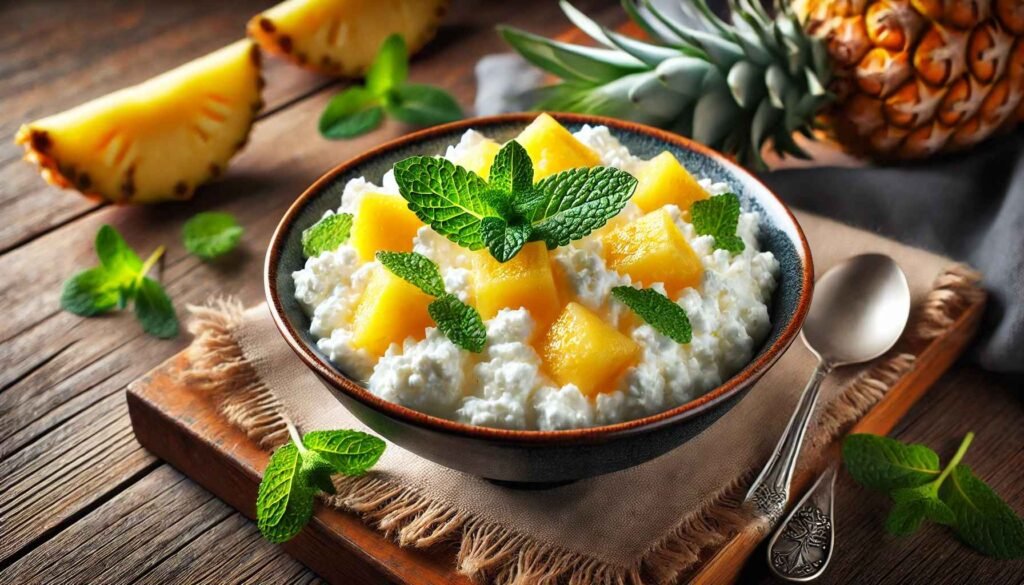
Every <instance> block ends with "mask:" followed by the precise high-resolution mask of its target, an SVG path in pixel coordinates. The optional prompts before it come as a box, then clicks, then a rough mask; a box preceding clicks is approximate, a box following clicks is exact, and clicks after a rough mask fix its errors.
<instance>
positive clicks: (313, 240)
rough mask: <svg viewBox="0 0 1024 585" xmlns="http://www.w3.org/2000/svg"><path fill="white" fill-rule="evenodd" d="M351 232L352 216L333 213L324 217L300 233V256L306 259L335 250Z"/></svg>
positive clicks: (346, 239)
mask: <svg viewBox="0 0 1024 585" xmlns="http://www.w3.org/2000/svg"><path fill="white" fill-rule="evenodd" d="M351 232H352V215H351V214H349V213H335V214H332V215H328V216H327V217H324V218H323V219H321V220H320V221H318V222H316V223H315V224H313V225H312V226H310V227H309V228H307V229H306V230H305V231H304V232H302V254H303V255H304V256H305V257H306V258H313V257H314V256H319V255H320V254H323V253H324V252H330V251H333V250H337V249H338V246H340V245H342V244H344V243H345V242H346V241H348V236H349V234H350V233H351Z"/></svg>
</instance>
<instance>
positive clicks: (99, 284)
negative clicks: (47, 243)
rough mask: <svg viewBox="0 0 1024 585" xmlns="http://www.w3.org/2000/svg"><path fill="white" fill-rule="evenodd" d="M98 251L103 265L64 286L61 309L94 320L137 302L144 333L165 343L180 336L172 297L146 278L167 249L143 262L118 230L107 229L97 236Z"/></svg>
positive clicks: (107, 226) (75, 277) (155, 252)
mask: <svg viewBox="0 0 1024 585" xmlns="http://www.w3.org/2000/svg"><path fill="white" fill-rule="evenodd" d="M95 248H96V256H97V257H98V258H99V261H100V265H99V266H97V267H95V268H90V269H88V270H83V271H82V272H79V273H78V274H76V275H74V276H72V277H71V278H69V279H68V280H66V281H65V282H64V287H63V289H62V290H61V296H60V304H61V307H62V308H63V309H64V310H65V311H68V312H71V313H74V314H76V315H81V316H83V317H92V316H95V315H101V314H103V313H107V312H109V311H112V310H114V309H115V308H117V309H123V308H126V307H127V306H128V304H129V303H130V302H133V301H134V303H135V307H134V310H135V316H136V317H137V318H138V320H139V322H140V323H141V324H142V329H143V331H145V332H146V333H149V334H150V335H153V336H155V337H159V338H162V339H168V338H171V337H175V336H176V335H178V328H179V327H178V317H177V315H176V314H175V312H174V305H173V304H172V303H171V299H170V297H168V296H167V293H166V292H165V291H164V288H163V287H162V286H161V285H160V283H159V282H157V281H156V280H153V279H152V278H149V277H148V276H146V275H147V274H148V273H149V271H150V270H151V269H152V268H153V266H155V265H156V263H157V262H158V261H159V260H160V259H161V258H162V257H163V254H164V247H163V246H160V247H158V248H157V249H156V250H155V251H154V252H153V253H152V254H151V255H150V256H149V257H148V258H147V259H146V260H145V261H143V260H142V259H140V258H139V256H138V255H137V254H136V253H135V251H134V250H132V249H131V247H129V246H128V244H127V242H125V241H124V238H123V237H121V234H119V233H118V232H117V230H115V229H114V228H113V227H111V226H109V225H104V226H103V227H101V228H100V230H99V232H97V233H96V243H95Z"/></svg>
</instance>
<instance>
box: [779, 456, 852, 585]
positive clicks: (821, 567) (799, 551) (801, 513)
mask: <svg viewBox="0 0 1024 585" xmlns="http://www.w3.org/2000/svg"><path fill="white" fill-rule="evenodd" d="M835 483H836V465H831V466H830V467H829V468H828V469H826V470H825V473H822V474H821V477H819V478H818V481H816V482H814V485H813V486H812V487H811V489H810V490H808V492H807V494H806V495H805V496H804V497H803V499H801V500H800V502H799V503H798V504H797V505H796V506H795V507H794V508H793V511H792V512H790V514H789V516H788V517H787V518H786V520H785V522H783V523H782V526H780V527H779V530H778V531H777V532H776V533H775V536H773V537H772V539H771V541H770V542H769V543H768V567H769V568H770V569H771V571H772V573H774V574H775V575H776V576H777V577H780V578H782V579H785V580H787V581H797V582H802V581H810V580H812V579H816V578H818V576H819V575H821V574H822V573H823V572H824V571H825V568H826V567H828V562H829V560H831V558H832V547H833V545H834V544H835V523H834V522H833V520H832V518H833V516H832V503H833V499H834V496H833V494H834V493H835Z"/></svg>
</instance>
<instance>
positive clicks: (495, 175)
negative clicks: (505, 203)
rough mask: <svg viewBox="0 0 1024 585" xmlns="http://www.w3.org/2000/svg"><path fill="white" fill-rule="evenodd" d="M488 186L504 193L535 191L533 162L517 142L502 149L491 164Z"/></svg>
mask: <svg viewBox="0 0 1024 585" xmlns="http://www.w3.org/2000/svg"><path fill="white" fill-rule="evenodd" d="M487 184H488V185H489V186H490V187H491V188H492V189H498V190H500V191H502V192H504V193H515V194H517V195H518V194H520V193H526V194H528V193H530V192H531V191H532V190H533V162H532V161H531V160H530V155H529V154H527V152H526V149H525V148H523V146H522V145H521V144H519V143H518V142H516V141H515V140H510V141H508V142H507V143H505V145H504V146H502V147H501V150H499V151H498V154H496V155H495V156H494V162H493V163H491V171H490V178H489V179H488V180H487Z"/></svg>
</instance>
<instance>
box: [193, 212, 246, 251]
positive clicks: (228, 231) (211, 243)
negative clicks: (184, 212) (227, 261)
mask: <svg viewBox="0 0 1024 585" xmlns="http://www.w3.org/2000/svg"><path fill="white" fill-rule="evenodd" d="M181 235H182V239H183V240H184V243H185V249H186V250H188V251H189V252H190V253H191V254H195V255H196V256H199V257H200V258H203V259H204V260H208V259H210V258H216V257H217V256H220V255H222V254H226V253H228V252H230V251H231V250H233V249H234V247H235V246H237V245H238V241H239V240H240V239H241V237H242V226H240V225H238V221H236V220H235V216H233V215H231V214H230V213H221V212H216V211H204V212H202V213H197V214H196V215H195V216H193V217H192V219H190V220H188V221H187V222H185V226H184V227H183V228H182V230H181Z"/></svg>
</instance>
